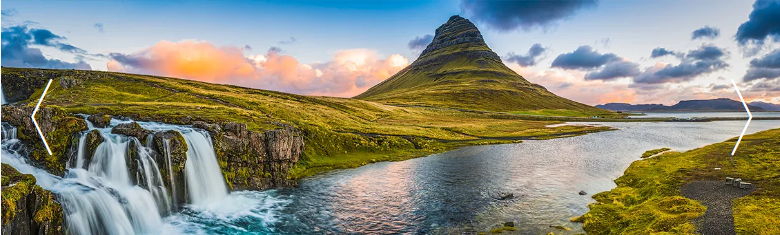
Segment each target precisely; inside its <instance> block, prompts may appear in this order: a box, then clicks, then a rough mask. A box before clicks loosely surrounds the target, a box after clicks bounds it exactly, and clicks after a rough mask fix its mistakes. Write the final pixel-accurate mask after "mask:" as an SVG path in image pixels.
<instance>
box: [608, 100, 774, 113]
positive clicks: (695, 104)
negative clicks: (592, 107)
mask: <svg viewBox="0 0 780 235" xmlns="http://www.w3.org/2000/svg"><path fill="white" fill-rule="evenodd" d="M596 108H602V109H608V110H612V111H628V112H744V111H745V107H744V105H742V102H740V101H736V100H732V99H728V98H718V99H711V100H683V101H680V102H679V103H677V104H675V105H672V106H666V105H662V104H636V105H633V104H627V103H608V104H602V105H596ZM748 108H750V111H751V112H761V111H773V110H780V105H777V104H772V103H764V102H753V103H750V104H748Z"/></svg>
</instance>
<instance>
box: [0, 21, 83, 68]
mask: <svg viewBox="0 0 780 235" xmlns="http://www.w3.org/2000/svg"><path fill="white" fill-rule="evenodd" d="M62 39H65V38H64V37H60V36H57V35H55V34H53V33H51V32H50V31H48V30H45V29H28V28H27V26H25V25H19V26H13V27H8V28H2V52H3V53H2V60H1V61H2V65H3V66H8V67H22V68H50V69H91V67H90V66H89V64H87V63H85V62H84V61H81V60H80V61H78V62H76V63H70V62H65V61H61V60H58V59H48V58H46V57H45V56H44V55H43V53H42V52H41V50H40V49H38V48H32V47H30V46H31V45H39V46H49V47H54V48H57V49H60V50H62V51H65V52H79V53H81V52H84V53H86V52H85V51H83V50H81V49H79V48H77V47H74V46H72V45H70V44H65V43H61V42H58V41H59V40H62Z"/></svg>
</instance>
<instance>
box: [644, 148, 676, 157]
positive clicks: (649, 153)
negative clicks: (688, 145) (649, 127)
mask: <svg viewBox="0 0 780 235" xmlns="http://www.w3.org/2000/svg"><path fill="white" fill-rule="evenodd" d="M669 150H672V149H670V148H660V149H653V150H647V151H645V152H644V153H642V158H648V157H652V156H654V155H656V154H659V153H663V152H666V151H669Z"/></svg>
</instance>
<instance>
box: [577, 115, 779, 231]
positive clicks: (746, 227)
mask: <svg viewBox="0 0 780 235" xmlns="http://www.w3.org/2000/svg"><path fill="white" fill-rule="evenodd" d="M735 143H736V138H732V139H730V140H728V141H726V142H722V143H717V144H712V145H709V146H705V147H702V148H698V149H694V150H690V151H687V152H684V153H680V152H665V153H663V154H661V155H659V156H656V157H652V158H645V159H643V160H640V161H636V162H634V163H632V164H631V166H630V167H629V168H628V169H627V170H626V172H625V174H624V175H623V176H621V177H620V178H618V179H617V180H615V183H616V184H617V188H615V189H612V190H610V191H608V192H602V193H598V194H596V195H593V198H594V199H596V201H597V202H596V203H595V204H591V205H590V211H589V212H588V213H586V214H585V215H583V216H581V217H579V218H575V219H573V220H574V221H579V222H583V228H584V229H585V231H587V232H588V233H590V234H649V233H662V232H668V233H675V234H693V233H695V226H694V224H693V223H692V220H693V219H694V218H697V217H699V216H702V215H703V214H704V212H705V211H706V208H705V207H704V206H702V205H701V204H700V203H699V202H697V201H694V200H691V199H687V198H685V197H682V196H681V195H680V188H681V187H682V186H683V185H685V184H686V183H687V182H693V181H698V180H723V179H724V178H725V177H727V176H730V177H738V178H742V179H743V180H745V181H748V182H751V183H753V184H754V185H756V186H757V187H758V189H757V190H756V191H754V192H753V193H752V194H751V195H749V196H746V197H742V198H739V199H736V200H735V201H734V203H733V210H734V222H735V228H736V231H737V234H778V233H780V219H778V217H777V215H778V214H780V157H779V156H780V129H773V130H767V131H762V132H759V133H756V134H752V135H747V136H745V137H744V138H743V141H742V143H741V144H740V146H739V150H738V151H737V154H736V155H735V156H734V161H733V162H732V161H731V155H730V153H731V149H732V148H733V147H734V144H735ZM715 168H721V170H715Z"/></svg>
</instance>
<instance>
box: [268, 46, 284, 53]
mask: <svg viewBox="0 0 780 235" xmlns="http://www.w3.org/2000/svg"><path fill="white" fill-rule="evenodd" d="M268 52H274V53H282V48H279V47H270V48H268Z"/></svg>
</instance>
